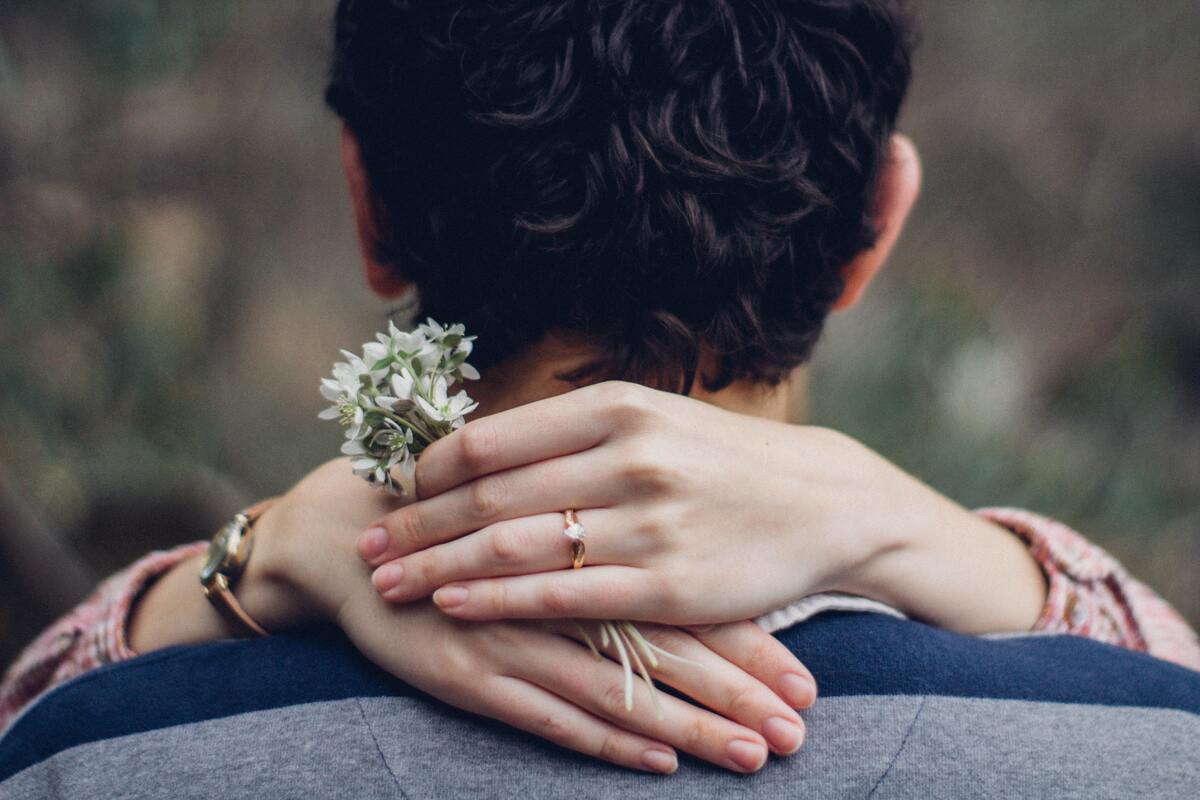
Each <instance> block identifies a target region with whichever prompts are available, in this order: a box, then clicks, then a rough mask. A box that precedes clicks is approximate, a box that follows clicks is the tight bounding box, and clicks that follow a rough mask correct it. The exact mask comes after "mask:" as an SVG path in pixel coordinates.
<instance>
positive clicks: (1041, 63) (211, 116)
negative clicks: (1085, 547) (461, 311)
mask: <svg viewBox="0 0 1200 800" xmlns="http://www.w3.org/2000/svg"><path fill="white" fill-rule="evenodd" d="M332 8H333V3H332V2H331V1H329V0H326V1H323V2H316V1H315V0H304V1H303V2H289V3H286V4H284V3H236V2H232V0H219V1H218V0H206V2H204V3H195V2H187V1H185V0H178V1H177V2H173V1H170V0H103V1H101V0H94V1H93V2H85V1H84V0H68V1H64V2H53V3H51V2H36V1H35V0H22V1H21V2H14V0H9V1H8V2H6V3H4V4H3V5H0V99H2V101H3V102H2V103H0V387H2V391H0V467H4V468H6V469H7V471H8V472H9V473H10V474H11V476H12V478H13V480H15V481H16V482H17V483H18V485H19V487H20V489H21V491H22V493H23V494H24V495H25V496H27V497H28V498H29V502H30V505H31V506H32V507H33V508H35V509H36V510H37V512H38V513H39V514H40V515H42V516H43V517H44V518H45V519H46V520H48V521H49V522H50V523H52V524H53V525H54V526H55V527H57V528H58V529H60V530H61V531H63V532H64V535H65V536H67V537H69V539H70V540H71V542H72V543H73V544H74V545H75V546H76V547H77V548H78V549H79V550H80V551H81V552H82V553H84V554H85V555H86V556H87V558H88V559H89V560H90V561H91V562H92V563H93V564H94V565H95V566H96V567H97V569H99V570H101V571H104V570H108V569H111V568H113V567H115V566H117V565H119V564H120V563H122V562H123V561H125V560H128V559H129V558H132V557H133V556H135V555H137V554H138V553H139V552H140V551H142V550H144V549H145V548H146V547H150V546H158V545H163V544H169V543H172V542H175V541H179V540H181V539H183V538H186V537H188V536H193V535H198V534H199V533H200V532H202V531H205V530H206V529H207V527H208V526H209V525H210V524H212V523H214V522H215V521H216V520H218V519H220V518H221V517H223V516H224V515H225V514H226V513H228V512H229V511H230V510H231V509H232V508H233V507H234V506H235V505H236V504H238V503H240V502H242V501H244V500H245V499H247V498H250V497H256V496H261V495H264V494H267V493H272V492H277V491H279V490H282V489H284V488H286V487H287V486H288V485H289V484H290V483H291V482H293V481H294V480H295V479H296V478H297V477H299V476H300V475H301V474H302V473H303V472H305V471H306V470H307V469H308V468H310V467H311V466H313V465H315V464H316V463H317V462H318V461H320V460H323V459H324V458H327V457H328V456H330V455H331V454H333V453H334V452H335V447H336V444H337V442H336V441H334V440H331V439H330V434H329V431H328V430H327V429H326V428H325V427H323V426H321V425H319V424H317V422H316V420H315V413H316V411H317V410H318V408H319V406H320V403H319V399H318V397H317V394H316V392H315V384H316V381H317V379H318V378H319V376H320V375H322V374H323V373H324V372H325V370H326V368H327V367H328V364H329V362H330V360H331V358H332V356H333V355H334V351H335V350H336V348H337V346H339V345H341V344H343V343H345V342H354V341H361V340H362V338H365V337H366V336H367V334H368V333H369V332H370V331H371V330H373V329H374V328H375V327H376V326H377V325H378V324H379V323H380V322H381V320H382V319H383V316H384V312H385V311H386V309H385V308H384V307H383V306H382V305H381V304H380V303H379V302H378V301H377V300H375V299H373V298H372V297H371V296H370V295H369V293H368V292H367V290H366V288H365V286H364V285H363V282H362V279H361V276H360V272H359V268H358V266H357V259H358V256H357V251H356V247H355V243H354V240H353V233H352V230H351V226H350V224H349V222H350V214H349V209H348V204H347V202H346V199H345V197H344V190H343V187H342V178H341V175H340V172H339V165H338V159H337V125H336V123H335V121H334V120H333V119H332V118H331V116H330V115H329V114H328V113H326V112H325V111H324V110H323V108H322V105H321V100H320V95H321V91H322V88H323V79H324V73H325V70H326V67H327V64H326V59H327V55H328V50H329V41H328V39H329V31H330V20H331V14H332ZM916 9H917V11H918V16H919V19H920V25H921V28H922V31H923V37H922V45H921V48H920V50H919V54H918V63H917V80H916V84H915V87H914V92H913V95H912V98H911V101H910V103H909V105H908V107H907V111H906V114H905V118H904V127H905V129H906V130H907V131H908V132H909V133H910V134H911V135H912V136H913V138H914V139H915V140H916V142H917V144H918V147H919V148H920V150H921V152H922V154H923V158H924V163H925V188H924V194H923V199H922V201H921V204H920V206H919V207H918V209H917V212H916V214H915V218H914V219H913V221H912V223H911V224H910V226H909V230H908V231H907V232H906V234H905V238H904V240H903V241H902V243H901V245H900V247H899V250H898V252H897V254H896V257H895V258H894V259H893V262H892V264H891V265H890V266H889V268H888V270H887V272H886V274H885V275H884V276H883V277H882V278H881V280H880V283H879V285H878V286H877V287H876V288H874V289H873V291H872V292H871V293H869V295H868V297H867V299H866V301H865V302H864V303H863V304H862V306H861V307H860V308H858V309H856V310H854V311H853V312H852V313H849V314H846V315H844V318H843V317H842V316H839V317H837V318H836V319H834V320H833V321H832V322H831V324H830V330H829V334H828V339H827V342H826V343H825V344H824V346H823V347H822V348H821V349H820V352H819V354H818V357H817V361H816V364H815V365H814V380H813V382H812V385H813V397H812V402H811V407H812V415H813V419H814V421H816V422H820V423H822V424H827V425H831V426H834V427H837V428H840V429H842V430H845V431H847V432H848V433H851V434H852V435H855V436H857V437H858V438H860V439H862V440H864V441H865V442H867V443H868V444H869V445H871V446H873V447H875V448H876V449H878V450H880V451H881V452H883V453H884V454H885V455H887V456H888V457H890V458H892V459H894V460H895V461H897V462H898V463H900V464H901V465H903V466H905V467H906V468H908V469H910V470H912V471H914V472H915V473H916V474H918V475H920V476H921V477H923V478H924V479H925V480H927V481H929V482H930V483H931V484H933V485H934V486H936V487H937V488H939V489H940V490H942V491H944V492H946V493H947V494H949V495H951V496H952V497H954V498H956V499H958V500H959V501H961V502H963V503H966V504H969V505H984V504H1013V505H1022V506H1027V507H1030V508H1033V509H1037V510H1040V511H1044V512H1046V513H1048V514H1051V515H1053V516H1056V517H1059V518H1061V519H1063V520H1065V521H1067V522H1069V523H1072V524H1074V525H1076V526H1078V527H1079V528H1081V529H1082V530H1084V531H1085V532H1087V533H1088V534H1089V535H1091V536H1093V537H1095V538H1097V539H1099V540H1100V541H1102V542H1103V543H1104V544H1105V545H1106V546H1108V547H1109V548H1110V549H1112V550H1113V551H1114V552H1115V553H1116V554H1117V555H1118V556H1119V557H1120V558H1121V559H1122V560H1124V561H1125V562H1126V563H1127V564H1129V565H1130V567H1131V568H1132V569H1133V570H1134V571H1135V572H1137V573H1139V574H1141V575H1143V576H1144V577H1146V578H1147V579H1148V580H1149V581H1150V582H1151V583H1152V584H1153V585H1155V586H1156V587H1157V588H1159V589H1161V590H1162V591H1163V592H1164V593H1165V594H1166V595H1167V596H1168V598H1169V599H1170V600H1171V601H1172V602H1174V603H1175V604H1176V605H1178V606H1179V607H1180V608H1182V609H1183V610H1184V611H1185V613H1187V614H1188V615H1189V617H1190V618H1191V619H1192V621H1193V622H1200V535H1198V534H1200V269H1198V267H1200V263H1198V260H1200V256H1198V255H1197V254H1198V253H1200V136H1198V135H1197V130H1200V124H1198V123H1200V94H1197V93H1196V92H1195V77H1194V76H1195V75H1196V74H1200V14H1198V13H1197V11H1196V8H1195V5H1194V4H1193V3H1191V2H1190V0H1164V2H1159V3H1155V4H1144V3H1138V2H1134V0H1127V1H1126V2H1108V1H1107V0H1091V1H1083V0H1076V1H1074V2H1069V3H1054V4H1050V3H1044V2H1034V1H1033V0H1020V1H1018V0H1013V1H1012V2H1005V3H1002V4H998V3H984V2H955V3H935V2H924V3H920V2H918V3H916ZM360 337H362V338H360ZM147 509H151V511H148V510H147ZM6 568H9V569H10V568H11V565H9V566H7V567H6V565H3V564H0V585H3V583H2V582H3V581H4V572H5V569H6ZM44 622H45V620H41V619H34V618H30V617H29V616H28V615H25V614H22V613H21V612H20V611H19V610H18V609H15V608H14V607H13V606H12V605H11V601H6V598H5V596H3V595H0V661H3V660H4V659H5V657H6V656H7V655H11V654H12V652H13V650H14V648H15V647H16V646H17V645H18V644H19V642H20V641H21V640H22V639H24V638H26V637H27V636H28V635H30V634H31V633H32V632H33V631H34V629H35V628H36V626H37V625H40V624H42V623H44Z"/></svg>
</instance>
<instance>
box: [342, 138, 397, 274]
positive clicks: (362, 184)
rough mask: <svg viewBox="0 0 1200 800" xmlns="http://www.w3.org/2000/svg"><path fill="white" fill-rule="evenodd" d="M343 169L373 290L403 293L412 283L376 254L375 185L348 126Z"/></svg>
mask: <svg viewBox="0 0 1200 800" xmlns="http://www.w3.org/2000/svg"><path fill="white" fill-rule="evenodd" d="M342 169H344V170H345V172H346V184H347V186H348V187H349V189H350V203H351V205H353V206H354V228H355V230H356V231H358V246H359V249H360V250H361V251H362V258H363V263H364V264H365V265H366V268H367V283H368V284H369V285H370V287H371V289H372V291H374V292H375V293H376V294H379V295H382V296H384V297H396V296H398V295H401V294H403V293H404V292H405V291H407V290H408V288H409V286H410V285H411V284H410V282H409V281H406V280H404V279H403V278H401V277H400V276H398V275H397V274H396V270H395V267H391V266H388V265H387V264H384V263H383V262H381V261H380V260H379V259H378V257H377V256H376V250H377V247H376V246H377V245H378V243H379V229H378V228H377V227H376V217H375V203H374V200H373V198H372V196H371V185H370V183H369V182H368V181H367V172H366V170H365V169H363V163H362V153H361V152H360V151H359V149H358V140H357V139H355V138H354V134H353V133H351V132H350V129H349V128H347V127H343V128H342Z"/></svg>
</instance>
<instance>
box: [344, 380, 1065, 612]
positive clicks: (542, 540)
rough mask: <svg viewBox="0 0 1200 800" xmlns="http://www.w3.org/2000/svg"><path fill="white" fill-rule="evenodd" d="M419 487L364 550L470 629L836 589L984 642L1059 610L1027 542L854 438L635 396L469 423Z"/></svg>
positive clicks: (384, 579) (368, 537) (371, 533)
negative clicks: (573, 534)
mask: <svg viewBox="0 0 1200 800" xmlns="http://www.w3.org/2000/svg"><path fill="white" fill-rule="evenodd" d="M417 490H418V494H419V496H420V498H421V500H420V502H417V503H415V504H412V505H409V506H406V507H404V508H401V509H398V510H396V511H393V512H391V513H389V514H387V515H385V516H383V517H382V519H381V520H380V522H378V523H377V524H376V525H375V526H373V527H372V528H371V529H370V530H368V531H367V532H366V533H365V534H364V535H363V536H362V537H361V539H360V541H359V543H358V548H359V553H360V555H361V556H362V557H363V558H364V559H365V560H366V561H367V562H368V563H369V564H371V565H372V566H375V567H377V569H376V571H375V573H374V576H373V581H374V583H375V586H376V588H377V589H378V591H379V592H380V593H381V595H382V596H383V597H384V598H385V599H387V600H391V601H395V602H407V601H410V600H413V599H416V598H422V597H426V596H429V595H430V593H434V592H435V590H436V593H434V594H433V598H434V601H435V602H436V603H437V604H438V605H439V606H440V607H441V608H442V610H443V611H445V612H446V613H448V614H451V615H453V616H455V617H459V618H463V619H474V620H481V619H498V618H539V617H541V618H554V617H581V616H587V617H595V618H605V617H618V618H625V619H639V620H651V621H656V622H664V623H672V624H691V623H701V622H716V621H726V620H738V619H746V618H749V617H752V616H755V615H757V614H761V613H764V612H766V611H769V610H772V609H776V608H780V607H782V606H785V605H787V604H788V603H789V602H792V601H794V600H796V599H798V598H799V597H802V596H805V595H808V594H813V593H816V592H820V591H831V590H837V591H846V592H851V593H855V594H861V595H864V596H868V597H874V598H876V599H880V600H883V601H885V602H890V603H892V604H893V605H896V606H898V607H900V608H902V609H904V610H906V611H908V612H909V613H911V614H913V615H915V616H918V617H922V618H924V619H928V620H930V621H932V622H935V623H937V624H941V625H943V626H945V627H949V628H952V629H956V630H960V631H964V632H980V631H991V630H1020V629H1025V628H1027V627H1028V626H1030V625H1031V624H1032V623H1033V622H1034V621H1035V620H1036V619H1037V616H1038V613H1039V612H1040V610H1041V604H1042V601H1043V599H1044V591H1045V589H1044V584H1043V582H1042V578H1041V575H1040V573H1039V572H1038V569H1037V567H1036V565H1035V564H1034V563H1033V561H1032V559H1031V558H1030V557H1029V555H1028V553H1027V552H1026V551H1025V549H1024V547H1023V545H1022V544H1021V543H1020V542H1019V541H1018V540H1017V539H1016V538H1015V537H1013V536H1012V535H1010V534H1009V533H1008V532H1007V531H1005V530H1003V529H1000V528H998V527H996V526H993V525H992V524H991V523H988V522H986V521H985V520H982V519H980V518H978V517H976V516H975V515H973V514H971V513H970V512H968V511H967V510H965V509H963V508H961V507H960V506H958V505H956V504H954V503H953V502H951V501H949V500H947V499H946V498H944V497H942V496H941V495H938V494H937V493H936V492H934V491H933V490H931V489H929V488H928V487H927V486H925V485H924V484H922V483H920V482H919V481H917V480H916V479H914V478H912V477H911V476H909V475H908V474H906V473H904V472H903V471H902V470H900V469H898V468H897V467H895V466H894V465H892V464H890V463H889V462H887V461H886V460H885V459H883V458H881V457H880V456H878V455H877V454H875V453H873V452H872V451H871V450H869V449H867V448H866V447H863V446H862V445H861V444H859V443H857V442H855V441H854V440H853V439H850V438H849V437H846V436H843V435H841V434H838V433H835V432H833V431H830V430H826V429H822V428H813V427H802V426H795V425H786V424H783V423H778V422H772V421H767V420H762V419H756V418H753V417H748V416H744V415H740V414H735V413H732V412H729V411H724V410H721V409H718V408H715V407H713V406H710V405H707V404H704V403H701V402H699V401H696V400H692V399H689V398H685V397H679V396H677V395H672V394H667V393H664V392H657V391H653V390H651V389H646V388H644V387H641V386H637V385H634V384H625V383H607V384H600V385H597V386H592V387H587V388H584V389H579V390H577V391H573V392H570V393H568V394H564V395H560V396H558V397H553V398H550V399H548V400H542V401H539V402H535V403H531V404H529V405H526V406H521V407H519V408H516V409H513V410H510V411H505V412H502V413H499V414H496V415H494V416H491V417H485V418H482V419H479V420H476V421H474V422H471V423H469V424H468V425H467V426H465V427H464V428H462V429H461V430H459V431H457V432H456V433H454V434H452V435H451V436H449V437H447V438H446V439H443V440H441V441H438V442H436V443H435V444H434V445H433V446H431V447H430V448H429V449H428V450H427V451H426V452H425V454H424V455H423V456H422V458H421V461H420V463H419V465H418V467H417ZM566 508H573V509H576V510H577V511H578V517H579V520H580V522H581V523H582V524H583V525H584V526H585V528H586V530H587V537H586V540H585V541H586V545H587V562H586V563H587V566H586V567H585V568H584V569H581V570H577V571H571V570H570V569H569V566H570V546H569V545H570V543H569V542H568V540H567V539H565V538H564V537H563V535H562V530H563V527H564V526H563V516H562V513H561V512H562V510H563V509H566ZM979 563H987V564H988V566H989V570H979V569H978V567H977V564H979ZM930 575H937V576H938V577H939V580H938V581H930V580H929V576H930ZM505 576H511V577H505Z"/></svg>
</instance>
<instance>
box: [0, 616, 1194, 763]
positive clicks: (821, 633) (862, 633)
mask: <svg viewBox="0 0 1200 800" xmlns="http://www.w3.org/2000/svg"><path fill="white" fill-rule="evenodd" d="M779 638H780V639H781V641H783V642H784V643H785V644H786V645H787V646H788V647H789V648H790V649H791V650H792V652H794V653H796V655H797V656H799V657H800V659H801V660H802V661H804V663H805V664H806V665H807V666H808V667H809V669H811V670H812V672H813V674H814V675H815V676H816V679H817V682H818V686H819V688H820V693H821V696H822V697H838V696H863V695H938V696H950V697H972V698H995V699H1013V700H1034V701H1045V702H1058V703H1080V704H1087V705H1107V706H1134V707H1146V708H1166V709H1177V710H1181V711H1187V712H1190V713H1193V714H1200V673H1197V672H1193V671H1191V670H1187V669H1184V668H1182V667H1177V666H1174V665H1171V664H1167V663H1165V662H1163V661H1159V660H1157V659H1153V658H1150V657H1148V656H1145V655H1142V654H1139V653H1131V652H1128V651H1125V650H1119V649H1117V648H1114V647H1109V646H1107V645H1102V644H1098V643H1096V642H1091V641H1087V640H1085V639H1080V638H1076V637H1069V636H1028V637H1019V638H1008V639H979V638H973V637H966V636H959V635H957V634H953V633H947V632H946V631H941V630H938V629H936V628H931V627H929V626H927V625H922V624H920V623H917V622H911V621H906V620H899V619H895V618H892V617H887V616H882V615H875V614H845V613H839V614H825V615H821V616H819V617H817V618H816V619H813V620H810V621H809V622H806V623H804V624H803V625H799V626H796V627H794V628H791V629H790V630H787V631H783V632H782V633H781V634H780V635H779ZM419 694H420V693H419V692H417V691H416V690H415V689H413V688H412V687H409V686H407V685H406V684H404V683H403V682H401V681H398V680H396V679H394V678H392V677H391V676H390V675H387V674H386V673H384V672H382V671H380V670H379V669H378V668H376V667H375V666H374V665H372V664H371V663H370V662H368V661H367V660H366V659H364V658H363V657H362V656H361V655H359V653H358V652H357V651H356V650H354V648H353V647H352V646H351V645H350V644H349V642H348V641H347V640H346V639H345V638H344V637H343V636H342V634H341V633H340V631H337V630H336V629H331V628H314V629H309V630H306V631H303V632H299V633H295V634H288V635H281V636H274V637H271V638H267V639H256V640H245V641H228V642H216V643H213V644H209V645H203V646H200V647H186V648H172V649H170V650H163V651H160V652H157V653H152V654H150V655H147V656H143V657H141V658H137V659H134V660H133V661H129V662H126V663H123V664H114V665H111V666H107V667H101V668H100V669H97V670H94V671H92V672H89V673H87V674H86V675H82V676H80V677H79V678H77V679H76V680H74V681H71V682H69V683H67V684H65V685H63V686H61V687H59V688H57V689H55V690H54V691H52V692H51V693H49V694H48V695H46V696H45V697H44V698H42V699H41V700H40V701H39V702H38V703H37V704H35V705H34V706H33V707H32V708H31V709H29V710H28V711H27V712H26V713H25V714H24V715H22V716H21V717H20V718H19V719H18V720H17V721H16V722H15V723H14V725H13V726H12V727H11V728H10V729H9V731H8V732H7V733H6V734H5V735H4V736H3V738H0V781H3V780H5V779H7V778H9V777H11V776H12V775H14V774H16V773H17V772H19V771H21V770H22V769H25V768H26V767H29V766H32V765H33V764H37V763H39V762H40V761H43V760H45V759H47V758H49V757H51V756H53V755H54V754H55V753H58V752H61V751H63V750H66V749H68V748H70V747H74V746H76V745H81V744H85V743H87V742H93V741H99V740H102V739H109V738H114V737H118V736H125V735H129V734H134V733H142V732H145V731H151V730H157V729H160V728H165V727H168V726H173V725H183V724H188V723H195V722H200V721H204V720H209V719H216V718H220V717H227V716H232V715H235V714H242V713H247V712H252V711H261V710H266V709H273V708H281V707H285V706H289V705H296V704H300V703H312V702H320V701H329V700H340V699H346V698H351V697H375V696H381V695H419Z"/></svg>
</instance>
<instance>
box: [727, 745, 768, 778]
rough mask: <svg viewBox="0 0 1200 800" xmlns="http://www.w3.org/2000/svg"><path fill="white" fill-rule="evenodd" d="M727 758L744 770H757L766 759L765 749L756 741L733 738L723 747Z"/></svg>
mask: <svg viewBox="0 0 1200 800" xmlns="http://www.w3.org/2000/svg"><path fill="white" fill-rule="evenodd" d="M725 752H726V753H727V754H728V755H729V760H730V761H732V762H733V763H734V764H735V765H736V766H738V767H740V768H741V769H744V770H746V772H757V771H758V770H759V769H760V768H761V767H762V765H763V764H765V763H766V761H767V749H766V748H765V747H763V746H762V745H761V744H758V743H757V742H748V741H746V740H745V739H734V740H733V741H732V742H730V743H729V746H728V747H726V748H725Z"/></svg>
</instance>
